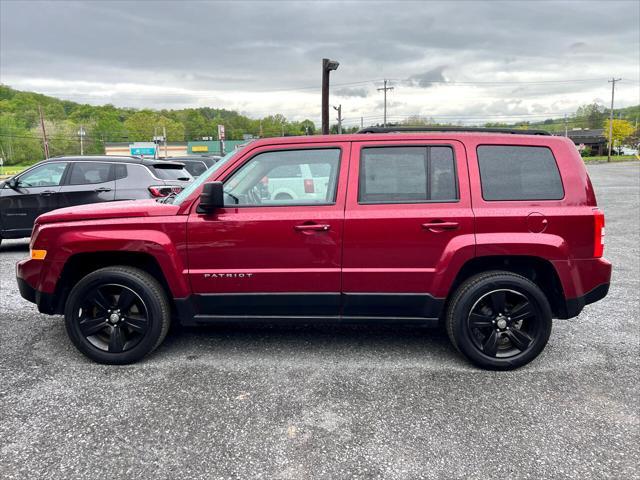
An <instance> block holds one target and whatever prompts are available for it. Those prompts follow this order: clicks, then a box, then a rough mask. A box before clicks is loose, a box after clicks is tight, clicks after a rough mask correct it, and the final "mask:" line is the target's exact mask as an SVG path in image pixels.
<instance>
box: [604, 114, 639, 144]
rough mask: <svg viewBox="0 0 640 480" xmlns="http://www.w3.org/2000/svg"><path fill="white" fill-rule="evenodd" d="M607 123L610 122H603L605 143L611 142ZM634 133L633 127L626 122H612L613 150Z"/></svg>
mask: <svg viewBox="0 0 640 480" xmlns="http://www.w3.org/2000/svg"><path fill="white" fill-rule="evenodd" d="M609 123H610V120H607V121H605V122H604V136H605V137H606V138H607V141H611V140H610V138H609V130H610V129H609ZM633 132H634V128H633V125H632V124H631V122H628V121H627V120H616V119H614V120H613V136H612V138H613V142H612V146H613V148H616V147H619V146H621V145H622V144H623V140H625V139H626V138H628V137H629V136H631V135H632V134H633Z"/></svg>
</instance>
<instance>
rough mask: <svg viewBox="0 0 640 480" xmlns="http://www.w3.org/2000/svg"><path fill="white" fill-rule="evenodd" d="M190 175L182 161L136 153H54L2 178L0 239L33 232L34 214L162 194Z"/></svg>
mask: <svg viewBox="0 0 640 480" xmlns="http://www.w3.org/2000/svg"><path fill="white" fill-rule="evenodd" d="M191 180H193V177H192V176H191V175H190V174H189V173H188V172H187V171H186V170H185V168H184V165H183V164H182V163H177V162H168V161H158V160H146V159H141V158H138V157H109V156H84V157H56V158H50V159H48V160H45V161H42V162H39V163H37V164H35V165H34V166H33V167H31V168H29V169H27V170H25V171H24V172H22V173H20V174H18V175H16V176H15V177H13V178H11V179H9V180H7V181H4V182H0V242H1V241H2V239H3V238H22V237H28V236H30V235H31V230H32V228H33V223H34V221H35V219H36V218H37V217H38V215H41V214H43V213H45V212H48V211H51V210H55V209H56V208H62V207H72V206H74V205H84V204H87V203H97V202H111V201H115V200H135V199H142V198H155V197H164V196H167V195H168V194H170V193H172V192H175V193H177V192H179V191H181V190H182V188H183V187H184V186H185V185H186V184H188V183H189V182H190V181H191Z"/></svg>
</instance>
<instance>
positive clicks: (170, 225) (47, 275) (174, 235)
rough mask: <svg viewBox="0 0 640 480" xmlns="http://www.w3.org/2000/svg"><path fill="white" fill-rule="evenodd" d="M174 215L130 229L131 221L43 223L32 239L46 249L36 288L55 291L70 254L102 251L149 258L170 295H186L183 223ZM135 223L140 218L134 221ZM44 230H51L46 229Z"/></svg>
mask: <svg viewBox="0 0 640 480" xmlns="http://www.w3.org/2000/svg"><path fill="white" fill-rule="evenodd" d="M174 218H175V217H170V218H168V219H164V221H163V223H161V224H157V223H156V224H154V225H145V223H146V222H142V224H141V225H140V224H139V225H137V226H136V227H137V228H132V223H134V221H133V220H129V219H128V220H127V221H126V222H122V223H118V224H117V225H109V226H104V225H99V224H92V223H93V222H82V223H83V224H84V225H81V226H80V225H77V224H71V223H69V224H53V225H51V226H48V225H43V226H42V227H41V228H40V229H39V232H38V237H37V238H36V239H35V243H36V244H37V248H43V249H45V250H47V252H48V253H47V258H46V260H45V263H46V267H47V268H43V271H42V276H41V278H40V282H39V283H40V286H39V290H41V291H43V292H53V291H55V287H56V283H57V281H58V279H59V278H60V275H61V273H62V270H63V268H64V265H65V264H66V262H67V261H68V260H69V259H70V258H71V257H72V256H74V255H78V254H87V253H102V252H105V253H106V252H127V253H134V254H146V255H150V256H151V257H153V258H154V259H155V260H156V261H157V263H158V265H159V266H160V269H161V270H162V273H163V275H164V278H165V280H166V282H167V285H168V286H169V289H170V290H171V293H172V295H173V297H174V298H184V297H186V296H188V295H189V294H190V293H191V292H190V288H189V285H188V282H187V281H186V276H185V275H184V272H185V270H186V266H185V264H186V223H185V222H184V219H182V218H178V219H177V220H179V221H176V220H174ZM138 223H140V221H139V220H138ZM48 230H51V231H50V232H49V231H48Z"/></svg>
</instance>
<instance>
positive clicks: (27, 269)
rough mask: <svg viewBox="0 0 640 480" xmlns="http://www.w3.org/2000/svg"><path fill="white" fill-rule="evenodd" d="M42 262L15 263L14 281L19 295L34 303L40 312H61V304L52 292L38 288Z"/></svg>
mask: <svg viewBox="0 0 640 480" xmlns="http://www.w3.org/2000/svg"><path fill="white" fill-rule="evenodd" d="M43 264H44V262H43V261H42V260H31V259H25V260H21V261H20V262H18V263H17V265H16V282H17V283H18V290H20V295H21V296H22V298H24V299H25V300H28V301H30V302H31V303H35V304H36V305H37V306H38V311H39V312H40V313H46V314H48V315H56V314H60V313H62V306H61V305H59V302H58V301H57V299H56V295H55V294H54V293H48V292H42V291H40V290H38V285H39V284H40V273H41V271H42V268H43Z"/></svg>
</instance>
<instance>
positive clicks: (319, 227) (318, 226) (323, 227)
mask: <svg viewBox="0 0 640 480" xmlns="http://www.w3.org/2000/svg"><path fill="white" fill-rule="evenodd" d="M330 228H331V225H327V224H326V223H309V224H303V225H296V226H295V227H293V229H294V230H296V231H298V232H309V231H313V232H326V231H328V230H329V229H330Z"/></svg>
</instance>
